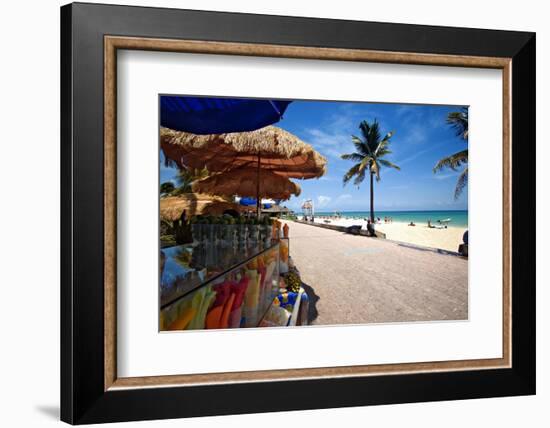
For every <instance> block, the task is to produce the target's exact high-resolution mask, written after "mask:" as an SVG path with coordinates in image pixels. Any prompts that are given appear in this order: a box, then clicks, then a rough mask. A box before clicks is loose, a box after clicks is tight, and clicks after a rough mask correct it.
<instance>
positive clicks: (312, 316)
mask: <svg viewBox="0 0 550 428" xmlns="http://www.w3.org/2000/svg"><path fill="white" fill-rule="evenodd" d="M302 288H303V289H304V291H305V292H306V293H307V297H308V298H309V309H308V313H307V321H308V325H311V323H312V322H313V321H315V320H316V319H317V317H318V316H319V312H318V311H317V302H318V301H319V299H320V297H319V296H318V295H317V294H315V291H314V290H313V288H312V287H311V286H310V285H308V284H306V283H305V282H302Z"/></svg>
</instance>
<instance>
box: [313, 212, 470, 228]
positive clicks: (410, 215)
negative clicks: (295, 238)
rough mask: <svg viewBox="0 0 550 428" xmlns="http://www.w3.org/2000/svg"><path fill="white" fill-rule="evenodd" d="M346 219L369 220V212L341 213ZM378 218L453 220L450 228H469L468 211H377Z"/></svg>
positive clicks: (396, 220) (324, 213) (424, 220)
mask: <svg viewBox="0 0 550 428" xmlns="http://www.w3.org/2000/svg"><path fill="white" fill-rule="evenodd" d="M339 213H340V215H341V216H342V217H344V218H356V219H359V218H361V219H362V218H368V217H369V215H370V213H369V211H339ZM334 214H335V212H334V211H316V212H315V215H316V216H333V215H334ZM374 215H375V216H376V217H380V220H381V221H382V223H383V222H384V217H393V221H394V222H400V223H410V222H411V221H413V222H414V223H416V224H425V223H427V222H428V220H431V221H432V223H436V222H437V220H445V219H449V218H450V219H451V221H450V223H449V226H459V227H468V211H466V210H464V211H455V210H452V211H376V212H375V213H374Z"/></svg>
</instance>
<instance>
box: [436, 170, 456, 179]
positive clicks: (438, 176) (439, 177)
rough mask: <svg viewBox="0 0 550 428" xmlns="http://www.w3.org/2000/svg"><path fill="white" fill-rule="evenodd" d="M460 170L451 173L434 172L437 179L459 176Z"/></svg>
mask: <svg viewBox="0 0 550 428" xmlns="http://www.w3.org/2000/svg"><path fill="white" fill-rule="evenodd" d="M459 174H460V172H455V173H450V174H434V175H433V178H435V179H436V180H446V179H448V178H453V177H458V175H459Z"/></svg>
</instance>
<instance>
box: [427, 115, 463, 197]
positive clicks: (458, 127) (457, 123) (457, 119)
mask: <svg viewBox="0 0 550 428" xmlns="http://www.w3.org/2000/svg"><path fill="white" fill-rule="evenodd" d="M447 123H448V124H449V125H450V126H451V127H452V128H453V129H454V130H455V133H456V136H457V137H460V139H461V140H462V141H466V143H467V141H468V108H467V107H462V108H461V109H460V111H454V112H451V113H449V114H448V115H447ZM462 166H465V168H464V169H463V170H462V172H461V173H460V175H459V176H458V179H457V182H456V186H455V193H454V197H455V199H458V197H459V196H460V195H461V194H462V191H463V190H464V188H465V187H466V186H467V185H468V148H466V149H464V150H461V151H459V152H456V153H453V154H452V155H450V156H446V157H444V158H443V159H440V160H439V161H438V162H437V163H436V164H435V166H434V167H433V172H434V173H437V172H439V171H441V170H443V169H446V168H448V169H451V170H453V171H458V169H459V168H460V167H462Z"/></svg>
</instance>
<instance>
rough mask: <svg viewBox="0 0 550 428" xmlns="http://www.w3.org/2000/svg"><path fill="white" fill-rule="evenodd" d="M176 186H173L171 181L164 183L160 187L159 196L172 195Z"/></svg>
mask: <svg viewBox="0 0 550 428" xmlns="http://www.w3.org/2000/svg"><path fill="white" fill-rule="evenodd" d="M175 188H176V186H174V183H172V182H171V181H166V182H164V183H162V184H161V185H160V194H161V195H167V194H169V193H172V192H173V191H174V189H175Z"/></svg>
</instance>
